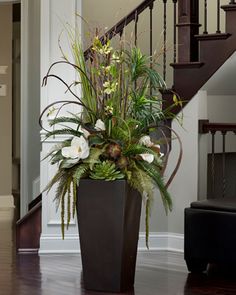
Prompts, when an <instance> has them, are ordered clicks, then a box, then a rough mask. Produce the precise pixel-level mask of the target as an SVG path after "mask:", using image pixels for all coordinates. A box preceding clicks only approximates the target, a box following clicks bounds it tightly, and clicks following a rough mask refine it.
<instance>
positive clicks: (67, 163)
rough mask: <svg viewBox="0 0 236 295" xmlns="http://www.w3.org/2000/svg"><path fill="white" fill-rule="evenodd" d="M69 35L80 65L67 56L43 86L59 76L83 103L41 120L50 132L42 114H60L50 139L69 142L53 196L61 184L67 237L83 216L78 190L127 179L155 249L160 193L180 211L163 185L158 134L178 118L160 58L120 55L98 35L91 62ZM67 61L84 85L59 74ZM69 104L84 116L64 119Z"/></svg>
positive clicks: (55, 154) (58, 159)
mask: <svg viewBox="0 0 236 295" xmlns="http://www.w3.org/2000/svg"><path fill="white" fill-rule="evenodd" d="M69 35H70V38H71V49H72V54H73V59H74V60H73V62H71V61H70V60H69V59H68V58H67V57H66V55H65V54H64V53H63V60H61V61H58V62H55V63H54V64H53V65H52V66H51V67H50V69H49V71H48V73H47V75H46V76H45V78H44V81H43V84H44V85H46V84H47V81H48V79H49V78H51V77H53V78H56V79H58V80H60V81H61V82H62V83H63V84H64V85H65V87H66V90H67V91H68V92H70V93H71V94H72V95H73V96H74V97H75V98H76V99H75V100H73V101H66V100H63V101H58V102H55V103H53V104H50V105H49V106H48V107H47V108H46V109H45V110H44V111H43V113H42V114H41V117H40V124H41V127H42V128H44V127H43V126H42V116H43V115H44V114H46V113H47V112H48V111H51V110H52V108H53V109H54V110H56V112H57V115H56V116H55V118H54V119H52V120H50V122H49V123H50V126H51V127H52V129H51V130H48V129H47V130H46V139H47V138H48V137H51V136H57V135H66V136H68V139H66V140H64V141H63V142H61V144H59V145H56V146H55V147H54V148H53V149H52V150H51V151H50V153H49V154H48V156H49V157H50V162H51V164H58V171H57V173H56V175H55V176H54V177H53V178H52V179H51V181H50V183H49V184H48V186H47V188H46V190H50V189H51V187H52V186H53V185H55V184H57V189H56V195H55V200H56V201H57V204H58V205H59V204H60V205H61V220H62V235H63V237H64V227H65V224H66V225H67V227H68V226H69V224H70V220H71V217H72V216H74V214H75V210H76V209H75V208H76V205H75V204H76V198H77V188H78V186H79V184H80V180H81V179H82V178H92V179H94V180H102V179H103V180H105V181H115V180H120V179H126V180H127V182H128V183H129V184H130V186H132V187H133V188H134V189H136V190H138V191H139V192H140V194H141V195H142V196H143V197H144V202H145V205H146V243H147V246H148V234H149V218H150V207H151V203H152V201H153V198H154V188H155V187H156V188H158V189H159V191H160V194H161V197H162V201H163V204H164V207H165V210H166V212H167V211H169V210H171V209H172V201H171V197H170V195H169V192H168V191H167V188H166V185H165V182H164V179H163V170H164V167H165V165H166V155H163V153H162V152H161V147H160V143H162V144H163V143H164V144H165V141H166V139H165V138H164V136H163V138H162V140H159V142H158V141H156V140H154V139H152V138H151V137H150V133H151V132H152V131H153V130H154V129H156V128H161V127H159V125H160V122H163V121H165V120H166V119H169V118H172V117H173V115H172V113H171V107H170V108H168V109H166V110H163V109H162V99H161V95H160V93H159V90H160V89H162V90H163V89H165V87H166V86H165V82H164V81H163V79H162V77H161V76H160V75H159V73H158V72H157V71H156V66H157V65H156V63H155V62H154V59H153V57H147V56H145V55H144V54H142V52H141V50H140V49H139V48H137V47H135V46H134V47H132V46H128V48H126V47H127V46H126V47H125V46H123V45H122V44H120V45H119V48H118V49H114V48H112V46H111V43H110V41H109V40H102V39H99V37H98V36H97V35H96V36H95V37H94V39H93V45H92V47H91V48H90V50H89V54H87V60H86V58H85V55H84V51H83V48H82V44H81V42H80V41H78V39H77V38H75V37H74V36H72V35H73V34H72V33H70V34H69ZM63 63H64V64H67V65H68V66H71V67H72V68H74V69H75V70H76V71H77V74H78V81H73V83H72V84H68V83H66V82H65V81H64V80H63V79H62V78H60V77H59V76H57V75H55V74H51V69H52V68H53V67H55V66H56V65H58V64H63ZM150 65H151V66H150ZM77 87H79V88H80V89H81V94H80V95H77V94H76V88H77ZM68 104H74V105H77V106H79V107H80V111H78V112H77V113H74V112H73V113H71V112H70V113H68V115H66V116H64V115H63V116H61V115H60V111H61V109H62V108H63V107H64V106H67V105H68ZM55 105H58V106H59V107H58V108H55ZM44 129H45V128H44ZM162 133H163V134H164V132H162ZM65 216H67V217H65ZM65 219H66V220H65Z"/></svg>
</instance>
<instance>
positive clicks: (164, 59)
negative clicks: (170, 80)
mask: <svg viewBox="0 0 236 295" xmlns="http://www.w3.org/2000/svg"><path fill="white" fill-rule="evenodd" d="M163 3H164V18H163V19H164V22H163V37H164V40H163V42H164V46H163V50H164V53H163V79H164V81H165V80H166V29H167V26H166V25H167V15H166V4H167V0H163Z"/></svg>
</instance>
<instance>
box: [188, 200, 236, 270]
mask: <svg viewBox="0 0 236 295" xmlns="http://www.w3.org/2000/svg"><path fill="white" fill-rule="evenodd" d="M184 258H185V261H186V264H187V267H188V270H189V271H191V272H202V271H205V270H206V268H207V265H208V263H216V264H222V265H223V264H224V265H225V264H235V265H236V199H233V198H222V199H214V200H213V199H211V200H206V201H199V202H193V203H192V204H191V207H190V208H186V209H185V232H184Z"/></svg>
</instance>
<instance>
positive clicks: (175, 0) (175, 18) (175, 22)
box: [173, 0, 177, 63]
mask: <svg viewBox="0 0 236 295" xmlns="http://www.w3.org/2000/svg"><path fill="white" fill-rule="evenodd" d="M173 3H174V57H173V63H176V55H177V51H176V45H177V42H176V36H177V27H176V24H177V5H176V4H177V0H173Z"/></svg>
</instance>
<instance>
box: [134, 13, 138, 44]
mask: <svg viewBox="0 0 236 295" xmlns="http://www.w3.org/2000/svg"><path fill="white" fill-rule="evenodd" d="M134 21H135V26H134V45H135V46H137V40H138V11H137V10H136V12H135V19H134Z"/></svg>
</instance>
